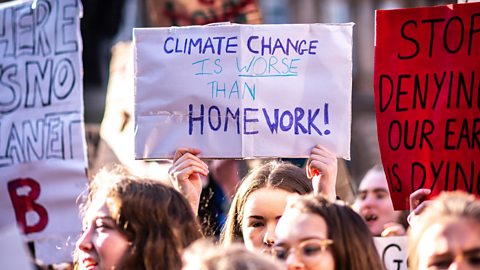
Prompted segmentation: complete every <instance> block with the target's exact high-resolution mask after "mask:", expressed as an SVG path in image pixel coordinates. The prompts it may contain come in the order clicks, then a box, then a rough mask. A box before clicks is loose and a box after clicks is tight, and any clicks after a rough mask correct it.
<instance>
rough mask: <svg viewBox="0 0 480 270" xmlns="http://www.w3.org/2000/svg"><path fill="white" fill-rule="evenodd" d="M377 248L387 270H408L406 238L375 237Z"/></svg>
mask: <svg viewBox="0 0 480 270" xmlns="http://www.w3.org/2000/svg"><path fill="white" fill-rule="evenodd" d="M373 240H374V242H375V247H376V248H377V251H378V254H379V255H380V258H381V259H382V261H383V264H384V265H385V268H386V270H407V269H408V268H407V241H408V238H407V237H406V236H390V237H374V238H373Z"/></svg>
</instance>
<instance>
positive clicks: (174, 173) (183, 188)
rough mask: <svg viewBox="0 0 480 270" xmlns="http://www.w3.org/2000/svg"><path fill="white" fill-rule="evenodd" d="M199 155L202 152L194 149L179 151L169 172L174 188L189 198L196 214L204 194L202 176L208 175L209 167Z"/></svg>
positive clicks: (180, 149) (176, 152)
mask: <svg viewBox="0 0 480 270" xmlns="http://www.w3.org/2000/svg"><path fill="white" fill-rule="evenodd" d="M198 154H200V150H198V149H194V148H179V149H177V151H175V156H174V159H173V164H172V167H170V169H169V170H168V174H169V175H170V181H171V183H172V185H173V187H175V189H176V190H178V191H179V192H180V193H182V194H183V196H185V198H187V200H188V202H189V203H190V205H191V206H192V210H193V212H194V213H195V214H197V212H198V206H199V202H200V193H201V192H202V179H201V176H202V175H203V176H207V175H208V165H207V164H206V163H205V162H203V161H202V160H200V158H199V157H198Z"/></svg>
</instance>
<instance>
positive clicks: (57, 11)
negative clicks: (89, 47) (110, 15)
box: [0, 0, 87, 263]
mask: <svg viewBox="0 0 480 270" xmlns="http://www.w3.org/2000/svg"><path fill="white" fill-rule="evenodd" d="M81 10H82V8H81V2H80V1H79V0H62V1H58V0H38V1H15V2H10V3H4V4H1V5H0V59H1V60H0V120H1V121H0V227H4V226H9V225H10V224H17V223H18V224H19V226H20V228H21V229H22V231H23V233H24V234H25V236H24V237H25V239H26V240H28V241H42V242H48V240H49V239H56V241H58V239H62V238H63V239H64V240H63V243H64V246H68V248H69V249H70V251H69V252H68V253H69V254H71V250H72V248H71V245H69V244H67V242H68V241H70V240H69V239H72V238H74V237H76V236H78V234H79V233H80V231H81V222H80V219H79V213H78V206H77V205H76V199H77V197H78V196H79V195H80V193H81V192H82V191H83V190H84V189H85V187H86V183H87V181H86V180H87V178H86V174H85V168H86V164H87V163H86V153H85V138H84V127H83V104H82V100H83V99H82V76H81V73H82V72H81V70H82V62H81V49H82V42H81V38H80V31H79V29H80V27H79V25H80V14H81ZM62 248H63V247H62V246H59V247H57V248H52V249H51V250H48V251H40V252H38V251H37V254H42V253H43V254H46V253H49V258H47V260H44V261H45V262H48V263H54V262H63V261H71V256H69V257H65V255H64V254H65V250H62V251H61V254H60V253H59V250H61V249H62ZM57 254H60V255H58V256H57ZM39 259H41V260H42V259H44V258H42V257H40V258H39Z"/></svg>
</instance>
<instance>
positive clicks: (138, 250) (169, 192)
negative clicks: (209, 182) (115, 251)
mask: <svg viewBox="0 0 480 270" xmlns="http://www.w3.org/2000/svg"><path fill="white" fill-rule="evenodd" d="M96 196H105V197H106V198H108V200H107V207H108V208H109V210H110V212H111V215H112V218H113V219H114V220H115V223H116V224H117V228H118V229H119V231H120V232H121V233H122V234H124V235H125V236H126V238H127V239H128V241H129V242H131V245H130V247H129V249H128V250H127V251H126V254H125V257H124V259H123V261H122V262H121V264H120V267H119V269H145V270H153V269H180V268H181V253H182V252H183V249H184V248H186V247H187V246H188V245H189V244H191V243H192V242H194V241H195V240H196V239H198V238H200V237H201V236H202V234H201V231H200V227H199V225H198V223H197V221H196V218H195V215H194V214H193V212H192V210H191V207H190V205H189V203H188V202H187V201H186V199H185V198H184V197H183V196H182V195H181V194H180V193H178V192H177V191H176V190H174V189H173V188H171V187H168V186H165V185H164V184H162V183H161V182H159V181H155V180H147V179H137V178H134V177H133V176H130V175H128V174H126V173H125V172H124V171H123V169H121V168H119V167H116V168H114V169H113V170H102V171H101V172H99V173H98V174H97V175H96V177H95V179H94V180H93V181H92V182H91V183H90V189H89V195H88V200H87V202H86V203H85V205H84V207H83V212H85V211H86V210H87V209H88V207H89V205H90V204H91V202H92V201H93V199H94V198H95V197H96Z"/></svg>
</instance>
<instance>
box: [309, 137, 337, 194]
mask: <svg viewBox="0 0 480 270" xmlns="http://www.w3.org/2000/svg"><path fill="white" fill-rule="evenodd" d="M306 169H307V176H308V178H310V179H312V185H313V191H314V193H315V194H320V193H321V194H323V195H324V196H326V197H327V198H328V199H329V200H330V201H335V199H336V197H337V196H336V192H335V184H336V181H337V157H336V156H335V154H334V153H332V152H331V151H330V150H328V149H327V148H326V147H324V146H321V145H316V146H315V147H313V149H312V151H311V153H310V158H309V159H308V162H307V168H306Z"/></svg>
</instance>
